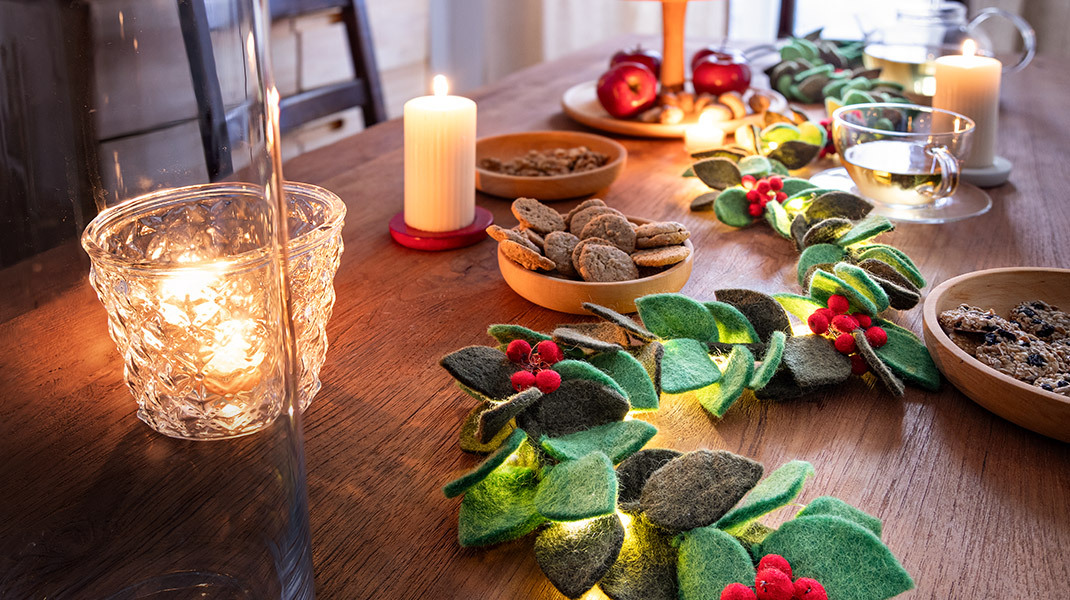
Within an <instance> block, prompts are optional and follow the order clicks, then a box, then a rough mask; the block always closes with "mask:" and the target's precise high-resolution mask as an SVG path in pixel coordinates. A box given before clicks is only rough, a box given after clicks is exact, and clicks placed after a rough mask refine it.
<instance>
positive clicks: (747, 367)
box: [698, 334, 783, 418]
mask: <svg viewBox="0 0 1070 600" xmlns="http://www.w3.org/2000/svg"><path fill="white" fill-rule="evenodd" d="M781 335H783V334H781ZM753 374H754V355H753V354H751V352H750V350H747V348H746V347H745V346H735V347H733V348H732V352H731V353H730V354H729V355H728V362H727V363H726V364H725V367H724V372H723V374H722V375H721V380H720V381H718V382H717V383H714V384H713V385H710V386H708V387H706V388H703V389H701V390H699V391H698V399H699V403H700V404H702V408H705V409H706V410H707V411H708V412H709V413H710V414H712V415H713V416H715V417H718V418H720V417H723V416H724V414H725V413H726V412H728V409H729V408H730V407H731V406H732V405H733V404H735V402H736V400H739V397H740V395H742V394H743V390H744V389H746V387H747V384H748V383H750V379H751V376H752V375H753Z"/></svg>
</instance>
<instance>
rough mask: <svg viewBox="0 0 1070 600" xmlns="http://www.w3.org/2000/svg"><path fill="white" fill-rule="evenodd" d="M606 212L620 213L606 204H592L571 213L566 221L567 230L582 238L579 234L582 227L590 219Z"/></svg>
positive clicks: (606, 213) (581, 231)
mask: <svg viewBox="0 0 1070 600" xmlns="http://www.w3.org/2000/svg"><path fill="white" fill-rule="evenodd" d="M608 214H614V215H619V214H621V212H620V211H619V210H617V209H615V208H610V207H608V206H592V207H590V208H585V209H583V210H581V211H579V212H577V213H576V214H574V215H572V218H571V219H570V220H569V223H568V230H569V232H570V233H572V235H574V236H576V237H579V238H581V239H582V238H583V236H582V235H580V234H581V233H583V228H584V227H586V226H587V224H588V223H590V222H591V219H593V218H595V217H597V216H600V215H608Z"/></svg>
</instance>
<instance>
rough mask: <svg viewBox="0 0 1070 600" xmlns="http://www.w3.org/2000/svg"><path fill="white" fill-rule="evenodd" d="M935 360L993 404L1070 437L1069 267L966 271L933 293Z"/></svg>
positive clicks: (1036, 427)
mask: <svg viewBox="0 0 1070 600" xmlns="http://www.w3.org/2000/svg"><path fill="white" fill-rule="evenodd" d="M922 318H923V321H924V330H925V344H926V346H927V347H928V349H929V353H930V354H931V355H932V357H933V361H934V362H935V363H936V366H937V367H938V368H939V369H940V371H941V372H942V373H943V374H944V376H946V377H947V378H948V380H949V381H950V382H951V383H952V384H953V385H954V386H955V387H956V388H958V389H959V390H960V391H961V392H962V393H963V394H965V395H966V396H968V397H969V398H970V399H972V400H973V401H974V402H977V403H978V404H980V405H981V406H983V407H984V408H986V409H988V410H989V411H991V412H993V413H995V414H997V415H999V416H1000V417H1003V418H1004V419H1007V420H1008V421H1011V422H1013V423H1016V424H1018V425H1021V426H1022V427H1025V428H1026V429H1031V430H1033V431H1035V432H1037V433H1040V434H1043V435H1046V436H1048V437H1052V438H1055V439H1058V440H1062V441H1064V442H1070V269H1051V268H1040V267H1020V268H1019V267H1015V268H1003V269H988V270H985V271H975V272H973V273H966V274H965V275H960V276H958V277H955V278H952V279H949V280H947V281H945V282H944V283H942V284H940V285H939V286H937V287H936V288H934V289H933V290H932V291H931V292H929V295H928V297H927V298H926V299H925V306H924V309H923V313H922Z"/></svg>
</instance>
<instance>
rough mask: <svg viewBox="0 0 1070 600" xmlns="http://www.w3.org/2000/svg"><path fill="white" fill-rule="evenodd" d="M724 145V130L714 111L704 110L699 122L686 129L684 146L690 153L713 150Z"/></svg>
mask: <svg viewBox="0 0 1070 600" xmlns="http://www.w3.org/2000/svg"><path fill="white" fill-rule="evenodd" d="M722 145H724V130H723V129H721V128H720V127H718V126H717V122H716V118H715V117H714V115H713V113H710V112H704V113H702V114H701V115H700V116H699V118H698V123H696V124H694V125H692V126H690V127H688V128H687V129H684V148H685V149H686V150H687V152H688V154H694V153H695V152H702V151H703V150H713V149H714V148H720V147H721V146H722Z"/></svg>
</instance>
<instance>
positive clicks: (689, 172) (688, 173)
mask: <svg viewBox="0 0 1070 600" xmlns="http://www.w3.org/2000/svg"><path fill="white" fill-rule="evenodd" d="M694 176H695V170H694V169H693V168H691V167H688V168H686V169H684V172H683V173H682V174H681V175H680V177H694Z"/></svg>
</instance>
